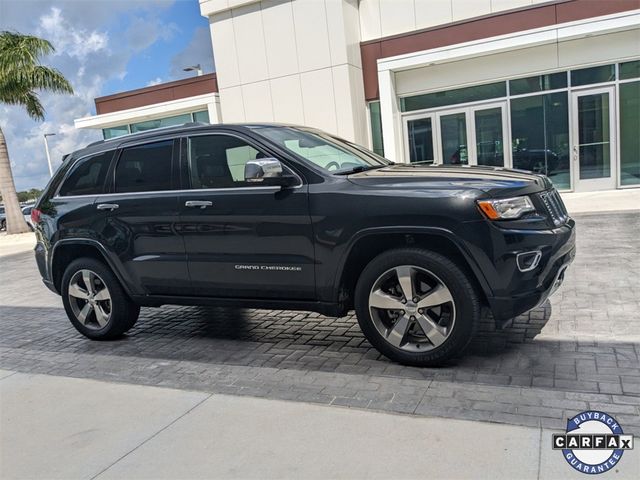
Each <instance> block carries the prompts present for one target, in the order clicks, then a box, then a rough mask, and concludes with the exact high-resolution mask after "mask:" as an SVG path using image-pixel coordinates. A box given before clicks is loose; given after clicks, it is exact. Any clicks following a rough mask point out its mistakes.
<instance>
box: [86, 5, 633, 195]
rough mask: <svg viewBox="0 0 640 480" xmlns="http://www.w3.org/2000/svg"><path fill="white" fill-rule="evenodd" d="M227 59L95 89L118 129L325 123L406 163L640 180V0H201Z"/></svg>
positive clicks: (583, 184) (573, 180) (89, 124)
mask: <svg viewBox="0 0 640 480" xmlns="http://www.w3.org/2000/svg"><path fill="white" fill-rule="evenodd" d="M200 9H201V13H202V15H204V16H206V17H208V19H209V24H210V29H211V38H212V42H213V47H214V54H215V63H216V73H215V74H207V75H202V76H196V77H193V78H190V79H186V80H179V81H176V82H170V83H165V84H161V85H156V86H152V87H147V88H143V89H139V90H134V91H130V92H123V93H119V94H116V95H111V96H108V97H101V98H98V99H96V112H97V115H95V116H92V117H86V118H81V119H78V120H76V126H77V127H78V128H99V129H102V130H103V132H104V136H105V138H112V137H115V136H118V135H123V134H127V133H134V132H137V131H142V130H148V129H150V128H157V127H161V126H165V125H174V124H179V123H185V122H189V121H205V122H210V123H220V122H225V123H232V122H283V123H293V124H302V125H308V126H314V127H318V128H321V129H324V130H326V131H329V132H331V133H334V134H337V135H339V136H341V137H344V138H346V139H349V140H352V141H355V142H358V143H360V144H363V145H366V146H369V147H370V148H372V149H373V150H375V151H376V152H378V153H381V154H384V156H386V157H387V158H389V159H391V160H393V161H395V162H424V163H435V164H456V165H492V166H504V167H513V168H522V169H527V170H535V171H540V172H544V173H547V174H548V175H549V176H550V178H551V179H552V180H553V182H554V183H555V185H556V186H557V187H558V188H559V189H561V190H567V191H594V190H610V189H617V188H629V187H638V186H640V0H558V1H538V0H359V1H358V0H263V1H255V0H200Z"/></svg>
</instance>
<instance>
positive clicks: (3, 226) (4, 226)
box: [0, 220, 7, 230]
mask: <svg viewBox="0 0 640 480" xmlns="http://www.w3.org/2000/svg"><path fill="white" fill-rule="evenodd" d="M6 229H7V221H6V220H2V222H0V230H6Z"/></svg>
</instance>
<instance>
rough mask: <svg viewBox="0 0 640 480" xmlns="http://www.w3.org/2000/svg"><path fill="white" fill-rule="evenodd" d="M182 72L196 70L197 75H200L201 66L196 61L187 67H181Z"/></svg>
mask: <svg viewBox="0 0 640 480" xmlns="http://www.w3.org/2000/svg"><path fill="white" fill-rule="evenodd" d="M182 71H183V72H193V71H195V72H197V74H198V76H201V75H202V66H201V65H200V64H199V63H198V64H197V65H189V66H188V67H184V68H183V69H182Z"/></svg>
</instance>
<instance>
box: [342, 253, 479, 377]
mask: <svg viewBox="0 0 640 480" xmlns="http://www.w3.org/2000/svg"><path fill="white" fill-rule="evenodd" d="M406 272H410V273H409V274H407V273H406ZM401 276H402V277H403V278H405V279H406V278H410V279H411V280H408V281H405V282H404V283H403V282H401V281H400V278H401ZM402 285H404V287H403V286H402ZM409 288H411V292H412V295H413V296H414V298H411V299H405V301H406V303H402V299H403V297H404V295H403V293H404V292H405V291H406V290H407V289H409ZM416 300H418V301H417V302H416ZM441 300H442V302H443V303H437V302H440V301H441ZM354 303H355V310H356V315H357V317H358V323H359V324H360V328H361V329H362V332H363V333H364V335H365V337H366V338H367V340H369V342H370V343H371V344H372V345H373V346H374V347H375V348H376V349H377V350H378V351H379V352H380V353H382V354H383V355H384V356H386V357H388V358H389V359H391V360H393V361H396V362H399V363H402V364H405V365H412V366H418V367H433V366H439V365H443V364H445V363H446V362H447V361H448V360H450V359H452V358H453V357H456V356H458V355H460V354H461V353H462V352H463V350H464V349H465V348H466V347H467V345H468V344H469V342H470V341H471V339H472V338H473V335H474V334H475V331H476V329H477V325H478V323H479V321H480V307H481V306H480V300H479V298H478V294H477V292H476V290H475V288H474V286H473V284H472V282H471V281H470V279H469V278H468V277H467V275H466V274H465V273H464V272H463V271H462V270H461V269H460V267H458V266H457V265H456V264H455V263H454V262H452V261H451V260H449V259H447V258H446V257H444V256H442V255H440V254H438V253H435V252H431V251H429V250H423V249H419V248H402V249H396V250H390V251H387V252H384V253H382V254H380V255H379V256H377V257H376V258H374V259H373V260H372V261H371V262H370V263H369V264H368V265H367V266H366V267H365V269H364V270H363V271H362V274H361V275H360V278H359V279H358V283H357V285H356V289H355V298H354ZM432 304H433V305H432ZM376 305H377V306H376ZM380 305H383V308H378V307H379V306H380ZM421 306H422V308H420V307H421ZM389 307H391V308H389ZM427 331H428V332H429V334H428V335H427ZM402 332H404V333H402Z"/></svg>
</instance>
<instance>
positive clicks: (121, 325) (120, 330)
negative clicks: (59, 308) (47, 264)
mask: <svg viewBox="0 0 640 480" xmlns="http://www.w3.org/2000/svg"><path fill="white" fill-rule="evenodd" d="M81 270H90V271H92V272H94V273H95V274H96V275H97V276H98V277H99V280H100V281H101V282H103V283H104V285H105V286H106V287H107V289H108V292H109V294H110V297H111V300H110V308H111V312H110V316H109V319H108V321H107V323H106V325H104V326H103V327H99V326H94V327H93V328H90V327H88V326H86V325H84V324H83V323H81V322H80V321H79V320H78V318H77V317H76V314H75V313H74V311H73V307H72V305H71V302H72V299H71V298H70V296H69V285H70V282H71V280H72V278H73V277H74V275H75V274H76V273H77V272H79V271H81ZM61 290H62V302H63V304H64V309H65V311H66V312H67V316H68V317H69V320H70V321H71V324H72V325H73V326H74V327H75V328H76V330H78V331H79V332H80V333H82V334H83V335H84V336H85V337H87V338H90V339H91V340H111V339H114V338H118V337H120V336H122V334H124V333H125V332H126V331H128V330H129V329H131V328H132V327H133V326H134V325H135V323H136V321H137V320H138V316H139V315H140V307H139V306H138V305H136V304H134V303H133V302H132V301H131V299H130V298H129V297H128V296H127V294H126V293H125V292H124V290H123V289H122V286H121V285H120V282H119V281H118V279H117V278H116V276H115V275H114V274H113V272H112V271H111V269H110V268H109V267H107V266H106V265H105V264H104V263H102V262H100V261H98V260H96V259H93V258H79V259H77V260H74V261H73V262H71V263H70V264H69V266H68V267H67V269H66V270H65V272H64V275H63V276H62V286H61Z"/></svg>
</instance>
